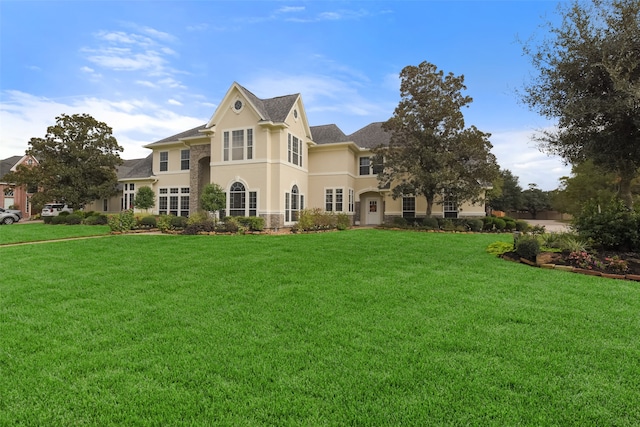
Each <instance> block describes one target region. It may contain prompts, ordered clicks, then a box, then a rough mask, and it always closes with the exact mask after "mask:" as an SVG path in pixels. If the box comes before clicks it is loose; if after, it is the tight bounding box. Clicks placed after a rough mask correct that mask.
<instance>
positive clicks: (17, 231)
mask: <svg viewBox="0 0 640 427" xmlns="http://www.w3.org/2000/svg"><path fill="white" fill-rule="evenodd" d="M109 232H110V230H109V226H107V225H51V224H43V223H41V222H35V223H21V224H12V225H3V226H0V245H6V244H11V243H23V242H40V241H45V240H56V239H67V238H72V237H86V236H100V235H105V234H109Z"/></svg>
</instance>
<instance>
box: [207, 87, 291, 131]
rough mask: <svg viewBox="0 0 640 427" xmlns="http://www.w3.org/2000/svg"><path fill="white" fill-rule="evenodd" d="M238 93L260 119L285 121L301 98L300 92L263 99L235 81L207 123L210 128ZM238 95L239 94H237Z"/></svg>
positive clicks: (276, 121) (277, 121)
mask: <svg viewBox="0 0 640 427" xmlns="http://www.w3.org/2000/svg"><path fill="white" fill-rule="evenodd" d="M236 92H237V93H238V94H239V96H240V97H241V98H244V100H245V101H246V102H247V103H248V104H249V105H250V106H251V107H252V109H253V110H254V111H255V112H256V114H257V115H258V117H259V121H264V122H273V123H284V122H285V120H286V118H287V116H288V115H289V113H290V112H291V110H292V109H293V106H294V105H295V103H296V101H297V100H298V99H299V98H300V94H298V93H296V94H291V95H284V96H277V97H275V98H267V99H261V98H258V97H257V96H256V95H254V94H253V93H252V92H251V91H250V90H248V89H247V88H245V87H244V86H242V85H240V84H238V83H237V82H233V84H232V85H231V87H230V88H229V90H228V91H227V93H226V95H225V96H224V98H223V99H222V102H220V104H219V105H218V108H217V109H216V111H215V113H213V116H212V117H211V119H210V120H209V122H208V123H207V125H206V127H207V128H210V127H213V126H215V125H216V123H218V122H219V121H220V120H221V119H222V117H223V115H224V113H226V108H227V107H226V106H227V105H229V103H230V101H231V98H234V94H235V93H236ZM236 96H238V95H236Z"/></svg>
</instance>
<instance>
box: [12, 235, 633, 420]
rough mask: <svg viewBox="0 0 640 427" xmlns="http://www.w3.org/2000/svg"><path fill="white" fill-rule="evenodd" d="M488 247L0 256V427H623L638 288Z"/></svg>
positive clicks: (57, 248)
mask: <svg viewBox="0 0 640 427" xmlns="http://www.w3.org/2000/svg"><path fill="white" fill-rule="evenodd" d="M497 239H503V240H505V241H508V240H509V239H510V236H508V235H503V236H492V235H486V234H480V235H467V234H438V233H414V232H394V231H382V230H351V231H345V232H335V233H325V234H306V235H282V236H267V235H256V236H144V235H138V236H127V235H122V236H108V237H104V238H101V239H88V240H79V241H70V242H55V243H47V244H40V245H27V246H19V247H4V248H2V247H0V259H2V267H3V268H2V281H1V282H0V425H100V426H102V425H154V426H155V425H163V426H164V425H167V426H168V425H172V426H173V425H216V426H218V425H228V426H255V425H291V426H299V425H306V426H318V425H332V426H333V425H336V426H343V425H358V426H360V425H375V426H378V425H389V426H398V425H416V426H428V425H429V426H430V425H483V426H484V425H495V426H514V425H531V426H547V425H558V426H570V425H575V426H587V425H617V426H632V425H639V424H640V284H639V283H637V282H629V281H614V280H607V279H603V278H600V277H590V276H583V275H578V274H573V273H567V272H561V271H553V270H543V269H536V268H532V267H528V266H525V265H522V264H515V263H511V262H507V261H503V260H500V259H498V258H494V257H493V256H491V255H489V254H487V253H485V252H484V249H485V247H486V246H487V245H488V244H489V243H491V242H493V241H495V240H497Z"/></svg>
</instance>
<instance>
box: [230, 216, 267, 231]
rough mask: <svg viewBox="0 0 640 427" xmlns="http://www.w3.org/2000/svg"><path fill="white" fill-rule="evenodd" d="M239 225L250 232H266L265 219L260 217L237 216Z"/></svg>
mask: <svg viewBox="0 0 640 427" xmlns="http://www.w3.org/2000/svg"><path fill="white" fill-rule="evenodd" d="M235 218H236V221H237V222H238V225H240V226H241V227H243V228H244V229H246V230H249V231H262V230H264V218H261V217H259V216H237V217H235Z"/></svg>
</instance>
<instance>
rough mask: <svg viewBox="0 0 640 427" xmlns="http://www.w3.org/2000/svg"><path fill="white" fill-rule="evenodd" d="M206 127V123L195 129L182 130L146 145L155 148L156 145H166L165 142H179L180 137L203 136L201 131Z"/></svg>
mask: <svg viewBox="0 0 640 427" xmlns="http://www.w3.org/2000/svg"><path fill="white" fill-rule="evenodd" d="M204 128H205V125H200V126H198V127H195V128H193V129H189V130H186V131H184V132H180V133H177V134H175V135H172V136H169V137H167V138H163V139H161V140H159V141H155V142H152V143H151V144H147V145H145V148H153V147H155V146H156V145H164V144H167V143H171V142H177V141H179V140H180V139H184V138H191V137H194V136H201V135H202V134H201V133H200V131H201V130H204Z"/></svg>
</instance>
